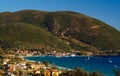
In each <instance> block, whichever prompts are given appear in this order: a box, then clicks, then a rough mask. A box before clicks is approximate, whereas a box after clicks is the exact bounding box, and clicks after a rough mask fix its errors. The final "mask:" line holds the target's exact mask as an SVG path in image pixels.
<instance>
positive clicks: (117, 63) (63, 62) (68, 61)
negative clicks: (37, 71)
mask: <svg viewBox="0 0 120 76" xmlns="http://www.w3.org/2000/svg"><path fill="white" fill-rule="evenodd" d="M25 59H28V60H33V61H43V60H46V61H48V62H49V63H51V64H55V65H58V66H61V67H66V68H70V69H74V68H75V67H81V68H82V69H84V70H86V71H89V72H93V71H98V72H100V73H102V74H104V75H105V76H115V75H114V72H113V69H115V68H116V69H120V56H102V57H96V56H93V57H89V58H88V57H86V56H77V57H55V56H45V57H43V56H39V57H25Z"/></svg>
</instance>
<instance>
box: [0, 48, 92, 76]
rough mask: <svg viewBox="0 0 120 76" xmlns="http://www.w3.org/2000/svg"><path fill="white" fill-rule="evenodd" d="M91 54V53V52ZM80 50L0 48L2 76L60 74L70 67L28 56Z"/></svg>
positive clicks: (60, 54) (0, 72)
mask: <svg viewBox="0 0 120 76" xmlns="http://www.w3.org/2000/svg"><path fill="white" fill-rule="evenodd" d="M89 54H91V53H89ZM77 55H80V53H79V52H72V53H70V52H67V53H66V52H63V53H61V52H56V51H53V52H51V51H29V50H24V51H22V50H9V51H2V50H0V76H59V75H60V74H61V73H63V72H65V71H66V70H68V69H65V68H62V69H58V67H57V66H56V65H51V64H49V63H48V62H47V61H42V62H38V61H29V60H26V59H24V57H28V56H56V57H62V56H66V57H67V56H72V57H73V56H77Z"/></svg>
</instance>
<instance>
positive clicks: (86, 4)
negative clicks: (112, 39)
mask: <svg viewBox="0 0 120 76" xmlns="http://www.w3.org/2000/svg"><path fill="white" fill-rule="evenodd" d="M26 9H33V10H44V11H66V10H67V11H75V12H79V13H82V14H85V15H88V16H90V17H93V18H97V19H99V20H101V21H103V22H105V23H107V24H109V25H111V26H113V27H114V28H116V29H118V30H119V31H120V0H0V12H6V11H11V12H15V11H19V10H26Z"/></svg>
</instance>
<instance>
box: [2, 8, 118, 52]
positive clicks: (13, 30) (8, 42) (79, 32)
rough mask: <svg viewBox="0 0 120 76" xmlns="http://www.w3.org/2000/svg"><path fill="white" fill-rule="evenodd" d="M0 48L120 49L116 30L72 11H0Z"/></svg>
mask: <svg viewBox="0 0 120 76" xmlns="http://www.w3.org/2000/svg"><path fill="white" fill-rule="evenodd" d="M0 47H1V48H4V49H6V48H12V49H15V48H18V49H43V48H44V49H46V50H58V51H71V50H79V51H95V52H96V51H100V50H120V32H119V31H117V30H116V29H115V28H113V27H111V26H109V25H107V24H106V23H104V22H102V21H99V20H97V19H94V18H91V17H89V16H86V15H83V14H80V13H76V12H70V11H58V12H45V11H37V10H22V11H17V12H3V13H0Z"/></svg>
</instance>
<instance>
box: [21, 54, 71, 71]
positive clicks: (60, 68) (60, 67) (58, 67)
mask: <svg viewBox="0 0 120 76" xmlns="http://www.w3.org/2000/svg"><path fill="white" fill-rule="evenodd" d="M40 56H41V55H40ZM40 56H22V58H23V59H24V60H26V61H28V62H34V63H35V62H36V61H35V60H29V59H26V58H25V57H40ZM38 63H39V64H40V63H42V62H41V61H38ZM49 66H50V67H52V66H54V64H49ZM55 66H56V67H57V69H59V70H62V69H64V70H73V69H70V68H66V67H62V66H58V65H55Z"/></svg>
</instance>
